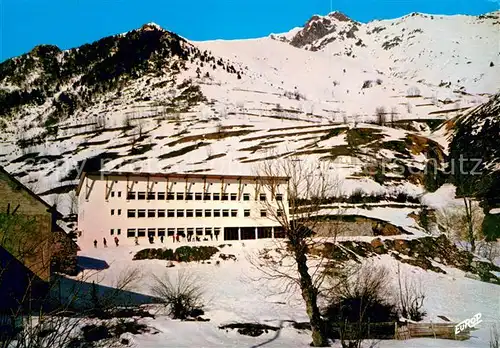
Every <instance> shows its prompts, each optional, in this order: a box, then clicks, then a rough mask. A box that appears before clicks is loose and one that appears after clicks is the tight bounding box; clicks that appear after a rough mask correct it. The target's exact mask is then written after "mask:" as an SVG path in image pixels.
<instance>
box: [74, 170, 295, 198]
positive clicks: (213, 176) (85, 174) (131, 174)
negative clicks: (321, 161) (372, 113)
mask: <svg viewBox="0 0 500 348" xmlns="http://www.w3.org/2000/svg"><path fill="white" fill-rule="evenodd" d="M88 176H93V177H95V176H99V177H102V178H106V177H110V176H113V177H143V178H175V179H190V178H191V179H228V180H263V181H271V180H276V181H282V182H288V181H289V180H290V177H288V176H258V175H226V174H202V173H147V172H121V171H118V172H107V171H101V172H82V174H81V175H80V183H79V184H78V187H77V189H76V193H77V194H79V193H80V189H81V186H82V184H83V180H84V179H85V177H88Z"/></svg>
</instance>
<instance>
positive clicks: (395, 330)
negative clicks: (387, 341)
mask: <svg viewBox="0 0 500 348" xmlns="http://www.w3.org/2000/svg"><path fill="white" fill-rule="evenodd" d="M394 339H395V340H397V339H398V322H397V321H395V322H394Z"/></svg>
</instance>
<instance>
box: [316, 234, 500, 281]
mask: <svg viewBox="0 0 500 348" xmlns="http://www.w3.org/2000/svg"><path fill="white" fill-rule="evenodd" d="M309 252H310V253H311V254H313V255H317V256H323V257H325V258H328V259H331V260H335V261H338V262H345V261H348V260H354V261H360V258H366V257H372V256H377V255H382V254H389V255H391V256H392V257H394V258H395V259H397V260H398V261H400V262H403V263H407V264H410V265H412V266H415V267H420V268H422V269H425V270H429V271H433V272H437V273H444V274H446V271H445V270H444V269H443V266H447V267H453V268H458V269H460V270H462V271H464V272H468V273H472V274H475V275H477V276H478V278H479V279H481V280H483V281H486V282H491V283H496V284H499V285H500V278H499V277H497V276H496V275H495V274H494V273H493V272H500V267H498V266H496V265H494V264H492V263H490V262H485V261H480V260H477V259H474V256H473V255H472V254H471V253H469V252H467V251H464V250H460V249H458V248H457V246H456V245H455V244H453V243H452V242H451V241H450V240H449V239H448V238H447V237H446V236H445V235H441V236H439V237H423V238H418V239H411V240H407V239H386V240H382V239H380V238H375V239H373V240H372V241H371V242H361V241H342V242H339V243H337V244H334V243H324V244H323V245H321V246H315V247H312V248H310V250H309Z"/></svg>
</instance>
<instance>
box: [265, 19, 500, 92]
mask: <svg viewBox="0 0 500 348" xmlns="http://www.w3.org/2000/svg"><path fill="white" fill-rule="evenodd" d="M499 16H500V12H499V11H496V12H492V13H488V14H485V15H482V16H462V15H456V16H442V15H430V14H422V13H412V14H409V15H406V16H404V17H401V18H397V19H393V20H380V21H379V20H377V21H372V22H370V23H367V24H364V23H358V22H354V21H352V20H350V19H349V18H347V17H345V16H344V15H343V14H341V13H339V12H332V13H330V14H328V15H326V16H314V17H312V18H311V19H310V20H309V21H308V22H307V23H306V24H305V26H304V27H303V28H302V30H300V31H298V30H297V29H295V30H294V31H292V32H290V33H287V34H285V35H282V36H279V35H273V36H272V37H273V38H276V39H278V40H281V41H287V42H290V43H291V45H293V46H296V47H300V48H303V49H307V50H312V51H323V52H326V53H328V54H331V55H334V56H345V57H350V58H352V60H354V61H357V60H360V61H367V62H370V64H372V66H373V67H374V68H376V69H378V70H379V71H381V72H384V73H385V74H387V75H389V76H391V77H402V78H405V79H408V80H415V81H422V82H425V83H430V84H432V85H439V84H443V85H448V84H450V85H451V86H453V87H454V88H457V89H458V88H460V89H463V90H466V91H467V92H473V93H495V92H496V91H498V83H499V79H500V70H499V69H500V65H499V63H500V60H499V55H498V53H499V51H500V41H499V40H498V35H499V26H500V20H499V18H500V17H499Z"/></svg>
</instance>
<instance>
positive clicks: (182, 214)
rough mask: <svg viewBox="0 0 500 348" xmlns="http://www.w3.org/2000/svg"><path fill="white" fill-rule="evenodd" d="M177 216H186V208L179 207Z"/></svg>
mask: <svg viewBox="0 0 500 348" xmlns="http://www.w3.org/2000/svg"><path fill="white" fill-rule="evenodd" d="M177 217H184V210H183V209H177Z"/></svg>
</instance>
